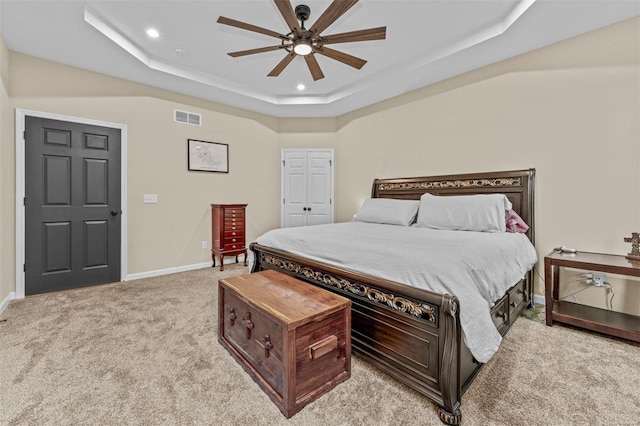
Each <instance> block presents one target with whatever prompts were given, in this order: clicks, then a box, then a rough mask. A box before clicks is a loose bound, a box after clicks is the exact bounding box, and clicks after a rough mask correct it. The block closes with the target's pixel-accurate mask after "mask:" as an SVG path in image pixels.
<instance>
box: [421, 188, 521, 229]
mask: <svg viewBox="0 0 640 426" xmlns="http://www.w3.org/2000/svg"><path fill="white" fill-rule="evenodd" d="M509 209H511V202H510V201H509V199H507V196H506V195H504V194H486V195H485V194H483V195H456V196H441V197H440V196H435V195H432V194H429V193H426V194H423V195H422V197H420V209H419V210H418V220H417V222H416V226H419V227H421V228H430V229H448V230H458V231H479V232H505V231H506V229H507V228H506V221H505V211H506V210H509Z"/></svg>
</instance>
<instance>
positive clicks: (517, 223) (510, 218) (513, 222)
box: [505, 210, 529, 234]
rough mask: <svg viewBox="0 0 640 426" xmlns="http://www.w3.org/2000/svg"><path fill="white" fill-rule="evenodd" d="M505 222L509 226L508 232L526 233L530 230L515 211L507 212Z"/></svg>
mask: <svg viewBox="0 0 640 426" xmlns="http://www.w3.org/2000/svg"><path fill="white" fill-rule="evenodd" d="M505 221H506V224H507V232H520V233H523V234H524V233H525V232H527V231H528V230H529V225H527V224H526V223H525V221H524V220H522V218H521V217H520V216H519V215H518V213H516V212H514V211H513V210H506V211H505Z"/></svg>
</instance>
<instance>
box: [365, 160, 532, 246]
mask: <svg viewBox="0 0 640 426" xmlns="http://www.w3.org/2000/svg"><path fill="white" fill-rule="evenodd" d="M535 174H536V171H535V169H528V170H513V171H506V172H487V173H468V174H460V175H445V176H424V177H412V178H394V179H375V180H374V181H373V189H372V190H371V197H372V198H400V199H405V200H418V199H420V196H421V195H422V194H424V193H425V192H429V193H431V194H434V195H472V194H496V193H497V194H505V195H506V196H507V198H508V199H509V201H511V204H513V210H515V211H516V212H517V213H518V214H519V215H520V217H521V218H522V219H523V220H524V221H525V222H526V223H527V224H528V225H529V231H528V232H527V236H528V237H529V240H531V243H532V244H535V240H534V235H535V232H534V216H533V214H534V208H533V207H534V206H533V199H534V197H533V196H534V183H535Z"/></svg>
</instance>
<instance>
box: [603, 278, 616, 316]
mask: <svg viewBox="0 0 640 426" xmlns="http://www.w3.org/2000/svg"><path fill="white" fill-rule="evenodd" d="M604 286H605V288H607V289H608V290H609V292H611V298H610V299H609V300H608V301H607V308H608V309H609V310H610V311H613V298H614V297H615V295H616V292H615V291H613V286H612V285H611V284H609V283H608V282H606V281H605V282H604Z"/></svg>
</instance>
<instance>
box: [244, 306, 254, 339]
mask: <svg viewBox="0 0 640 426" xmlns="http://www.w3.org/2000/svg"><path fill="white" fill-rule="evenodd" d="M253 327H255V324H254V323H253V321H251V312H247V313H246V314H245V315H244V337H246V338H247V340H251V330H253Z"/></svg>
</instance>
